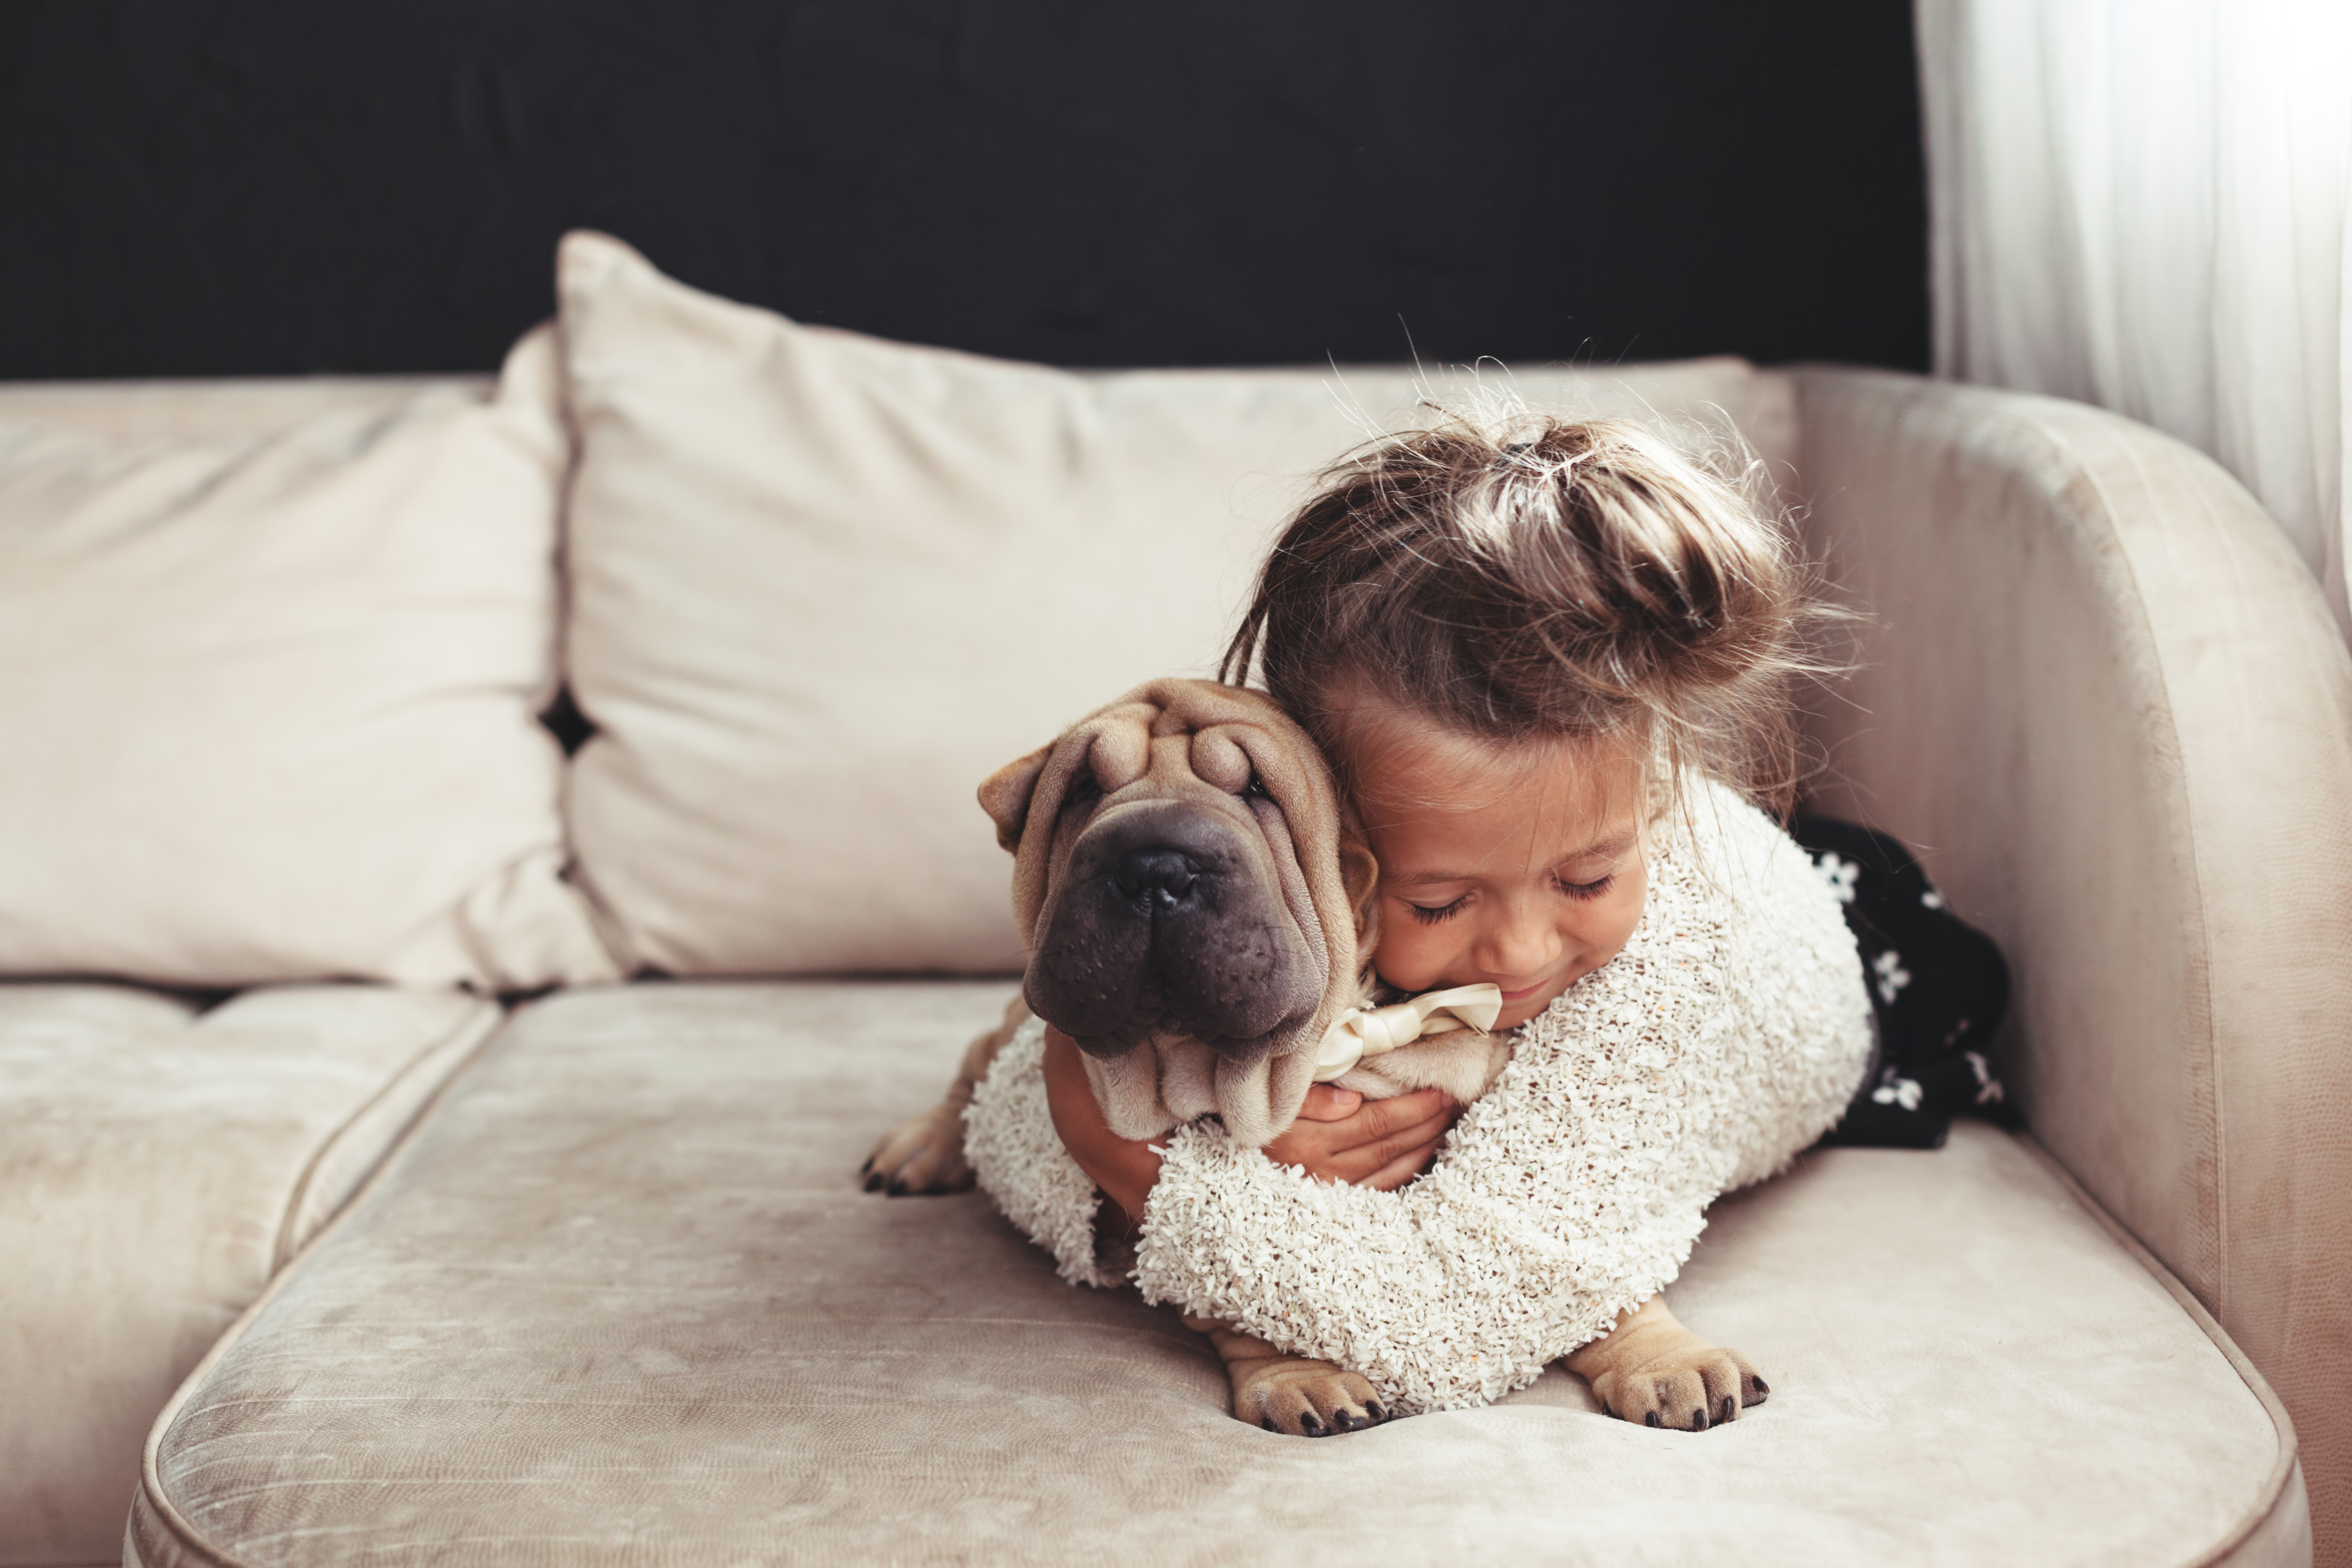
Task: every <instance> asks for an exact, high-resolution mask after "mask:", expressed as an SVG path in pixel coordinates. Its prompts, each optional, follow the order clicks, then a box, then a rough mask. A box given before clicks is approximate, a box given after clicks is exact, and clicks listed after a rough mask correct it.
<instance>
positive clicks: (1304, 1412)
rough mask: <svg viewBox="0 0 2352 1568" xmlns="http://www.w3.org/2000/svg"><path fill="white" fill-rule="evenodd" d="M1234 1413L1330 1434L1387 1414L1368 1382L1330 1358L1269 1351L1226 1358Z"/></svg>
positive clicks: (1298, 1432) (1302, 1432)
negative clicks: (1257, 1357)
mask: <svg viewBox="0 0 2352 1568" xmlns="http://www.w3.org/2000/svg"><path fill="white" fill-rule="evenodd" d="M1227 1370H1228V1371H1230V1372H1231V1373H1232V1374H1233V1380H1234V1415H1236V1416H1238V1417H1239V1418H1240V1419H1242V1420H1244V1421H1250V1422H1255V1423H1256V1424H1257V1425H1258V1426H1263V1427H1265V1429H1266V1430H1267V1431H1269V1432H1281V1433H1285V1434H1286V1435H1288V1436H1293V1437H1329V1436H1335V1435H1337V1434H1339V1433H1341V1432H1354V1431H1359V1430H1360V1429H1361V1428H1363V1427H1366V1426H1379V1425H1380V1424H1381V1422H1383V1421H1385V1420H1387V1419H1388V1418H1389V1413H1388V1411H1387V1410H1386V1409H1385V1408H1383V1407H1382V1405H1381V1401H1380V1396H1379V1395H1378V1394H1374V1393H1373V1392H1372V1385H1371V1384H1369V1383H1367V1382H1365V1381H1364V1380H1363V1379H1362V1378H1361V1377H1359V1376H1358V1375H1357V1374H1356V1373H1352V1372H1349V1371H1347V1370H1346V1369H1345V1368H1342V1367H1336V1366H1333V1365H1332V1364H1331V1363H1329V1362H1328V1361H1309V1360H1308V1359H1307V1358H1306V1357H1305V1356H1268V1357H1266V1358H1265V1359H1264V1360H1262V1361H1252V1362H1242V1363H1228V1365H1227Z"/></svg>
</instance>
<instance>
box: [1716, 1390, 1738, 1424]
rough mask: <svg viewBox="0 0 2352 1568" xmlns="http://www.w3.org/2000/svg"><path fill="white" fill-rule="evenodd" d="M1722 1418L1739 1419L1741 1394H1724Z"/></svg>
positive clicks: (1727, 1419) (1728, 1419)
mask: <svg viewBox="0 0 2352 1568" xmlns="http://www.w3.org/2000/svg"><path fill="white" fill-rule="evenodd" d="M1720 1419H1721V1420H1724V1421H1737V1420H1738V1419H1739V1395H1738V1394H1725V1395H1724V1396H1723V1415H1722V1416H1721V1417H1720Z"/></svg>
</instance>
